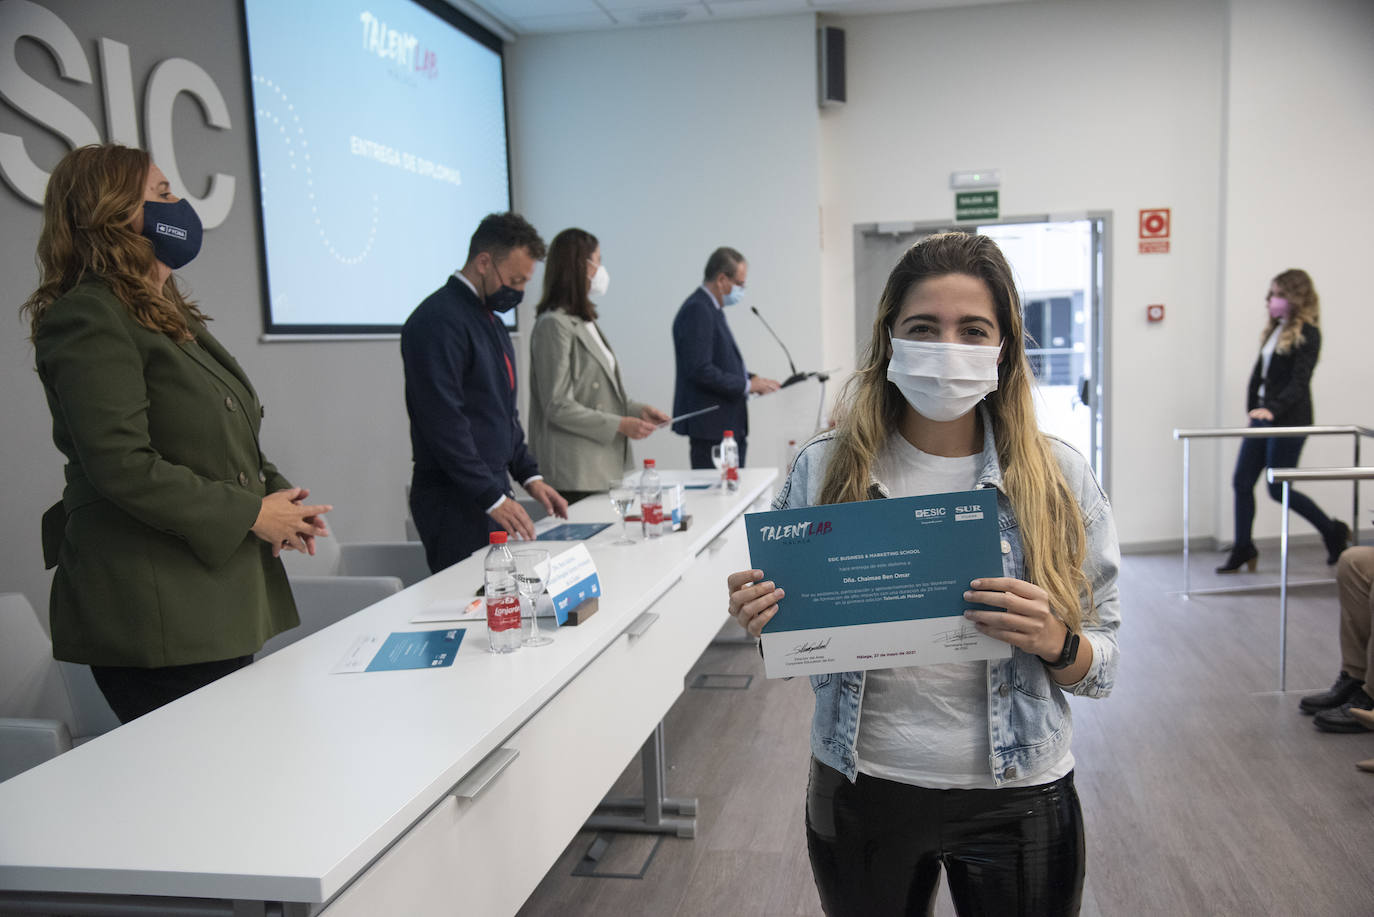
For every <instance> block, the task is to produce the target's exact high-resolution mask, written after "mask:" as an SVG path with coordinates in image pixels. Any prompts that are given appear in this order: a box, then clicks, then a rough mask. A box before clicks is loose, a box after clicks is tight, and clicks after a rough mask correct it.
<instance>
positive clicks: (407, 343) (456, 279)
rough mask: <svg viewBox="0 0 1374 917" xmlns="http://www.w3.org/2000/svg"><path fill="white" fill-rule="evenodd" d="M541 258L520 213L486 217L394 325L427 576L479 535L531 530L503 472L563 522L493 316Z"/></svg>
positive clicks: (466, 550) (503, 334)
mask: <svg viewBox="0 0 1374 917" xmlns="http://www.w3.org/2000/svg"><path fill="white" fill-rule="evenodd" d="M543 257H544V240H543V239H541V238H539V233H538V232H536V231H535V229H534V227H533V226H531V225H530V224H529V223H527V222H526V221H525V219H524V218H523V217H521V216H520V215H519V214H515V213H493V214H490V215H489V216H487V217H486V218H484V219H483V220H482V222H481V224H480V225H478V227H477V231H476V232H475V233H473V234H472V241H471V243H470V244H469V246H468V260H467V263H466V264H464V265H463V267H462V269H461V270H458V271H454V273H453V275H452V276H451V277H449V279H448V282H447V283H445V284H444V285H443V286H442V287H440V288H439V289H438V290H436V291H434V292H433V293H431V294H430V295H429V296H428V297H426V299H425V301H424V302H422V303H420V305H419V306H417V307H416V309H415V311H414V312H412V313H411V314H410V318H408V319H406V323H405V325H404V327H402V329H401V362H402V363H403V364H404V366H405V381H406V412H407V413H408V414H409V415H410V444H411V449H412V454H413V458H414V462H415V467H414V470H413V471H412V473H411V479H410V513H411V516H412V517H413V518H414V519H415V528H416V529H418V530H419V532H420V540H421V541H423V542H424V545H425V556H426V558H427V559H428V561H429V568H430V569H431V570H433V571H434V572H436V573H437V572H438V571H440V570H442V569H444V568H445V567H448V566H451V565H452V564H456V563H457V562H458V561H460V560H462V559H463V558H465V557H467V556H468V555H469V554H471V553H472V552H473V551H476V550H479V549H480V548H482V547H483V546H485V545H486V544H487V541H488V538H487V535H488V533H489V532H498V531H502V530H505V531H506V532H509V533H510V534H511V535H512V536H514V537H518V538H526V539H531V538H533V537H534V523H533V522H531V521H530V517H529V514H528V513H526V512H525V509H524V507H522V506H521V505H520V504H519V503H517V502H516V501H515V500H514V499H513V498H512V497H511V495H510V492H509V491H510V488H509V484H508V478H507V474H509V475H510V476H511V477H514V478H515V480H517V481H519V482H520V483H521V484H523V485H524V487H525V490H526V491H528V492H529V495H530V496H531V497H534V498H535V499H536V500H538V501H539V502H540V503H542V504H544V507H545V508H546V509H547V510H548V511H549V512H550V513H553V514H555V515H558V516H562V517H564V518H567V515H568V502H567V501H566V500H564V499H563V498H562V497H561V496H559V494H558V491H556V490H554V489H553V488H552V487H550V486H549V485H548V484H545V483H544V479H543V476H542V475H540V474H539V465H538V463H537V462H536V460H535V457H534V456H533V455H532V454H531V453H530V450H529V448H528V447H527V446H526V445H525V431H524V430H522V429H521V428H520V417H519V415H518V414H517V411H516V406H515V405H516V401H515V348H514V347H513V346H512V345H511V340H510V334H509V333H508V332H507V331H506V326H505V325H504V324H502V322H501V319H500V318H499V317H498V315H497V313H499V312H508V311H510V310H511V309H513V308H515V307H516V306H517V305H518V304H519V303H520V300H521V299H522V298H523V297H524V295H525V293H524V291H525V284H526V283H528V282H529V279H530V274H532V273H533V272H534V264H535V262H536V261H538V260H540V259H542V258H543Z"/></svg>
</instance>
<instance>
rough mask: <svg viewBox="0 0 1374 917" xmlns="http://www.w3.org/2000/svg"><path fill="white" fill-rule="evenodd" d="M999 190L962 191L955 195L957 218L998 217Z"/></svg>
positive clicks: (993, 218) (955, 214)
mask: <svg viewBox="0 0 1374 917" xmlns="http://www.w3.org/2000/svg"><path fill="white" fill-rule="evenodd" d="M998 194H999V192H997V191H962V192H959V193H956V194H955V195H954V218H955V219H956V220H995V219H997V195H998Z"/></svg>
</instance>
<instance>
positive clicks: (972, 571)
mask: <svg viewBox="0 0 1374 917" xmlns="http://www.w3.org/2000/svg"><path fill="white" fill-rule="evenodd" d="M744 519H745V527H746V529H747V531H748V535H749V556H750V562H751V563H752V564H753V566H754V568H755V569H757V570H762V571H763V575H764V578H766V579H770V580H772V581H773V582H775V583H777V584H778V585H779V586H781V587H782V588H783V589H784V590H786V592H787V595H786V597H785V598H784V599H783V600H782V604H781V607H780V608H779V610H778V613H777V614H776V615H774V617H773V620H771V621H769V622H768V624H767V626H766V627H765V628H764V631H763V663H764V671H765V673H766V674H767V676H768V677H769V678H782V677H786V676H790V675H822V674H828V673H832V672H854V671H861V670H865V669H889V668H897V667H900V666H910V665H929V664H931V663H936V662H970V661H974V660H979V659H1005V658H1007V657H1008V656H1010V655H1011V647H1010V646H1009V645H1008V644H1006V643H1003V642H1001V641H1000V640H993V639H992V638H991V637H985V636H983V635H982V634H980V633H978V631H977V630H976V629H975V628H974V627H973V624H972V623H971V622H969V621H968V619H967V618H965V617H964V609H966V608H970V607H973V608H987V607H988V606H985V605H971V604H970V603H969V602H966V601H964V591H965V590H966V589H968V585H969V582H970V581H971V580H974V579H976V578H978V577H985V576H1001V575H1002V553H1001V537H1000V533H999V532H998V527H997V492H996V491H995V490H992V489H985V490H971V491H959V492H956V493H948V494H932V495H929V496H923V497H901V498H898V499H889V500H866V501H863V502H860V503H839V504H835V505H831V506H811V507H807V508H805V509H788V510H778V511H776V512H769V513H750V514H747V515H746V516H745V517H744ZM994 610H995V609H994Z"/></svg>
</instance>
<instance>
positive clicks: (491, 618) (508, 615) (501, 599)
mask: <svg viewBox="0 0 1374 917" xmlns="http://www.w3.org/2000/svg"><path fill="white" fill-rule="evenodd" d="M519 626H520V596H518V595H502V596H497V597H496V598H491V599H487V629H488V630H510V629H511V628H513V627H515V628H518V627H519Z"/></svg>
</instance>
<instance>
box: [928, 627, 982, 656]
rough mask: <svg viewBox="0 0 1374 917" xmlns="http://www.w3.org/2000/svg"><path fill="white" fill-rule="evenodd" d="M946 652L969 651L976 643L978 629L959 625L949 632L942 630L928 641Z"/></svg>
mask: <svg viewBox="0 0 1374 917" xmlns="http://www.w3.org/2000/svg"><path fill="white" fill-rule="evenodd" d="M930 642H931V643H933V644H938V645H940V646H943V647H944V648H945V649H947V650H966V649H970V648H972V647H973V646H974V644H976V643H977V642H978V629H977V628H976V627H974V626H973V625H972V624H966V623H961V624H960V625H959V626H958V627H954V628H951V629H950V630H942V631H940V632H939V633H937V634H936V635H935V639H933V640H931V641H930Z"/></svg>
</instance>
